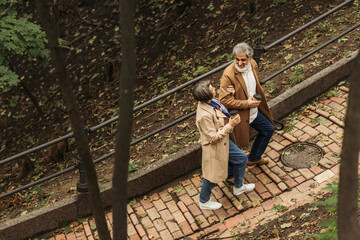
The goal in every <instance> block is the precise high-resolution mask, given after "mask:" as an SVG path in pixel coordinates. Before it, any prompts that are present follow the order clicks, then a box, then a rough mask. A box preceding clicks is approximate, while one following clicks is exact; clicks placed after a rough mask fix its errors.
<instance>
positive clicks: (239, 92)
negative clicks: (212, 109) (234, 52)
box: [219, 59, 274, 147]
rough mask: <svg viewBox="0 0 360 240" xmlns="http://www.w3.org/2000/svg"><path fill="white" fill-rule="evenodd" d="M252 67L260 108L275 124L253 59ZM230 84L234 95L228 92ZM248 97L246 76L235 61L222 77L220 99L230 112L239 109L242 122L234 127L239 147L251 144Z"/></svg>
mask: <svg viewBox="0 0 360 240" xmlns="http://www.w3.org/2000/svg"><path fill="white" fill-rule="evenodd" d="M251 67H252V71H253V73H254V77H255V80H256V93H258V94H260V95H261V99H262V101H261V103H260V105H259V106H258V109H259V110H260V111H261V112H262V113H263V114H264V115H265V116H266V117H267V118H268V119H269V120H270V121H271V123H272V124H274V122H273V119H272V116H271V113H270V111H269V107H268V105H267V102H266V98H265V94H264V91H263V89H262V87H261V86H260V83H259V79H258V72H259V69H258V66H257V64H256V62H255V61H254V60H253V59H251ZM229 85H233V86H234V89H235V94H234V96H232V95H231V94H230V93H229V92H226V88H227V87H228V86H229ZM248 98H249V96H248V93H247V88H246V84H245V81H244V78H243V77H242V75H241V73H240V72H238V71H237V70H236V68H235V61H234V62H233V63H232V64H230V65H229V66H228V67H227V68H226V69H225V70H224V73H223V75H222V77H221V79H220V90H219V100H220V102H221V103H222V104H223V105H224V106H225V107H226V108H227V109H228V110H229V112H230V111H231V110H233V109H236V110H238V111H239V114H240V118H241V122H240V124H238V125H236V126H235V129H234V135H235V139H236V144H237V145H238V146H239V147H247V146H248V145H249V133H250V124H249V119H250V109H249V106H248V101H247V99H248Z"/></svg>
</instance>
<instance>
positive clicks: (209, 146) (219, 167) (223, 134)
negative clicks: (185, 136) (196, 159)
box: [196, 102, 233, 183]
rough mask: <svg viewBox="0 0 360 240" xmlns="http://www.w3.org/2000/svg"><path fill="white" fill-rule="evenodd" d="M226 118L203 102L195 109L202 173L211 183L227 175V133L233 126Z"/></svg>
mask: <svg viewBox="0 0 360 240" xmlns="http://www.w3.org/2000/svg"><path fill="white" fill-rule="evenodd" d="M227 122H228V118H227V117H226V116H225V115H224V114H223V113H222V112H221V111H219V110H216V109H215V108H214V107H212V106H210V105H208V104H207V103H205V102H199V104H198V107H197V110H196V126H197V127H198V129H199V132H200V140H199V142H200V144H201V146H202V174H203V177H204V178H205V179H207V180H209V181H210V182H212V183H219V182H221V181H223V180H225V179H226V177H227V175H228V161H229V133H230V132H231V131H232V129H233V127H232V126H231V125H230V124H228V123H227Z"/></svg>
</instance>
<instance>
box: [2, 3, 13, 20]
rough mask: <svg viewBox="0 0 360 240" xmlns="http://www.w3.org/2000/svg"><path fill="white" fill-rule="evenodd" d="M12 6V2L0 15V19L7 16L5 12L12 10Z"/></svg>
mask: <svg viewBox="0 0 360 240" xmlns="http://www.w3.org/2000/svg"><path fill="white" fill-rule="evenodd" d="M13 5H14V3H13V2H11V3H10V5H9V7H8V8H7V9H5V10H4V11H3V12H2V13H1V14H0V18H2V17H3V16H5V15H6V14H7V12H8V11H9V10H10V9H11V8H12V6H13Z"/></svg>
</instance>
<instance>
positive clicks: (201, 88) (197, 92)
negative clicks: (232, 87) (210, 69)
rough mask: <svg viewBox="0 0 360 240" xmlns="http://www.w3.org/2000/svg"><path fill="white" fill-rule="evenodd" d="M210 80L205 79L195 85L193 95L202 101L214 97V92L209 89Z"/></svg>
mask: <svg viewBox="0 0 360 240" xmlns="http://www.w3.org/2000/svg"><path fill="white" fill-rule="evenodd" d="M209 86H210V81H209V80H204V81H201V82H199V83H197V84H196V85H195V88H194V90H193V96H194V98H195V100H197V101H201V102H207V101H209V100H211V99H212V98H213V94H212V92H211V91H210V89H209Z"/></svg>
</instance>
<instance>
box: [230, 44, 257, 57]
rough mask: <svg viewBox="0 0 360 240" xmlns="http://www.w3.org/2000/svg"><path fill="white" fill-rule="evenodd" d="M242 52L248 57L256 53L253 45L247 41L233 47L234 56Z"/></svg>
mask: <svg viewBox="0 0 360 240" xmlns="http://www.w3.org/2000/svg"><path fill="white" fill-rule="evenodd" d="M241 53H246V55H247V56H248V57H251V56H252V55H253V54H254V50H253V49H252V47H250V45H249V44H247V43H246V42H242V43H238V44H236V46H235V47H234V48H233V54H234V56H235V55H236V54H241Z"/></svg>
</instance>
